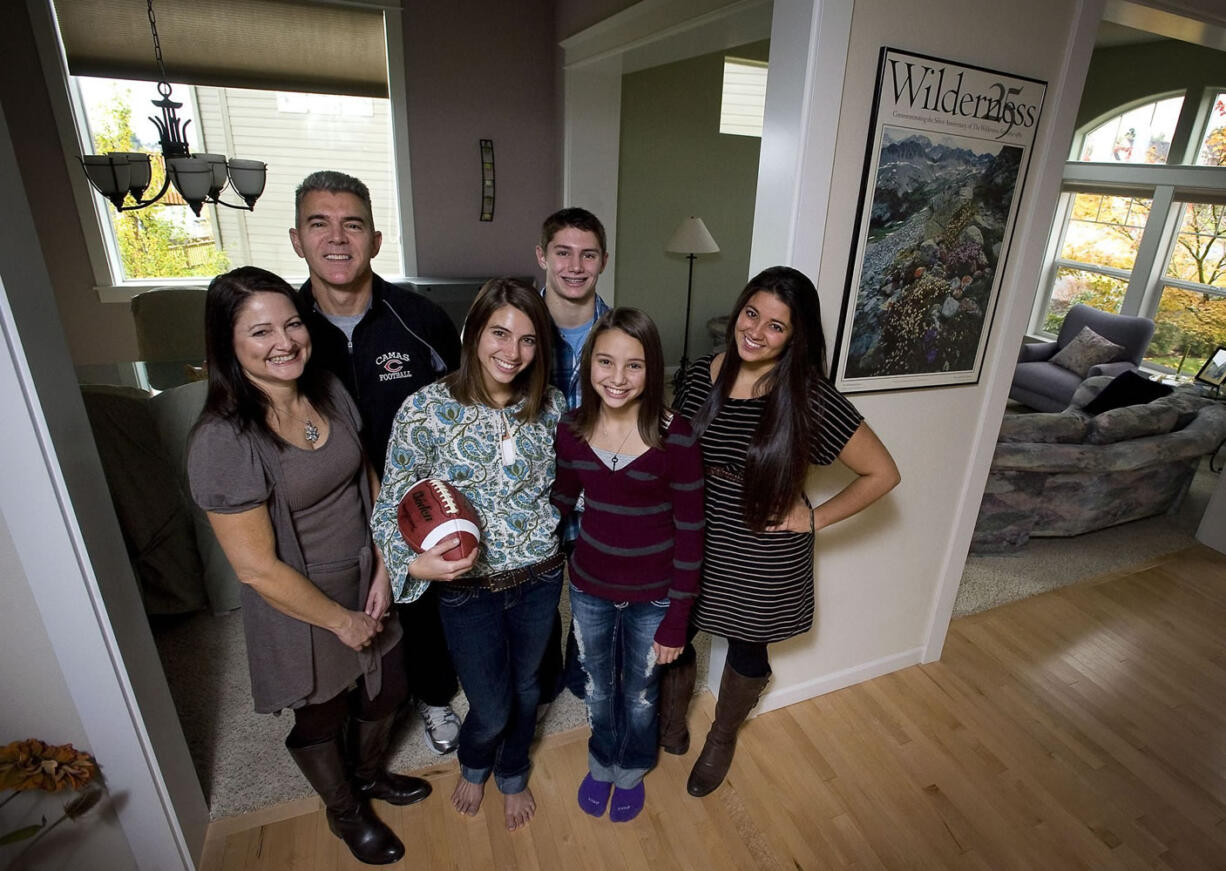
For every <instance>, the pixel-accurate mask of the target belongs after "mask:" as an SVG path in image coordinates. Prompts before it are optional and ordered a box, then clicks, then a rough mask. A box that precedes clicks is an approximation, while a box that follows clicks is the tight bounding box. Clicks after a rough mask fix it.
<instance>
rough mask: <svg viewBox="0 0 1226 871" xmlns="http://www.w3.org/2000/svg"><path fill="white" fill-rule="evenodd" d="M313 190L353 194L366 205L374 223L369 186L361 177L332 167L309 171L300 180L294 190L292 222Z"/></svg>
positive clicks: (295, 220)
mask: <svg viewBox="0 0 1226 871" xmlns="http://www.w3.org/2000/svg"><path fill="white" fill-rule="evenodd" d="M315 191H324V192H325V193H329V194H353V195H354V196H355V197H357V198H358V199H359V200H361V201H362V203H363V204H364V205H365V206H366V211H367V213H369V214H371V215H372V217H371V224H372V226H373V224H374V218H373V209H372V208H371V205H370V188H368V187H366V185H365V184H364V183H363V182H362V180H361V179H357V178H354V177H353V176H351V175H346V174H345V173H343V172H337V171H336V170H334V169H321V170H317V171H316V172H313V173H311V174H310V175H308V176H307V177H306V178H304V179H303V180H302V184H300V185H298V189H297V190H296V191H294V223H295V224H297V223H298V217H299V212H300V211H301V210H302V201H303V200H304V199H305V198H306V195H307V194H309V193H314V192H315Z"/></svg>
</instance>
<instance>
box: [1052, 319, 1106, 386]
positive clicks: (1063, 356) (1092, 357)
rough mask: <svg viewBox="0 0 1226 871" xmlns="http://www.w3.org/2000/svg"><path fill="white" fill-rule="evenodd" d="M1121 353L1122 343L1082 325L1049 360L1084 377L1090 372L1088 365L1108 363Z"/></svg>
mask: <svg viewBox="0 0 1226 871" xmlns="http://www.w3.org/2000/svg"><path fill="white" fill-rule="evenodd" d="M1123 355H1124V346H1123V345H1117V344H1116V343H1115V342H1113V341H1111V340H1110V339H1104V338H1103V337H1102V336H1100V335H1099V334H1098V333H1096V332H1094V331H1093V330H1092V329H1090V328H1089V327H1082V328H1081V332H1080V333H1078V334H1077V335H1076V336H1075V337H1074V338H1073V341H1071V342H1069V343H1068V344H1067V345H1065V346H1064V347H1063V348H1061V349H1060V350H1059V351H1057V352H1056V354H1055V356H1053V357H1052V358H1051V361H1052V362H1053V363H1055V364H1056V365H1057V366H1061V367H1063V368H1065V369H1067V370H1069V371H1070V372H1074V373H1076V374H1077V375H1080V376H1081V377H1082V378H1085V377H1086V376H1087V375H1089V374H1090V367H1092V366H1097V365H1098V364H1099V363H1110V362H1111V361H1112V360H1118V359H1119V358H1120V357H1122V356H1123Z"/></svg>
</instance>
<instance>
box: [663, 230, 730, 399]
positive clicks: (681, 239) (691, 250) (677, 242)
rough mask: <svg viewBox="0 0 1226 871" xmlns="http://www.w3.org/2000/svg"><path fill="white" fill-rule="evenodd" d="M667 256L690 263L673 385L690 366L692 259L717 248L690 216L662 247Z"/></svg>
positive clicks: (713, 241) (712, 251)
mask: <svg viewBox="0 0 1226 871" xmlns="http://www.w3.org/2000/svg"><path fill="white" fill-rule="evenodd" d="M664 250H665V251H667V252H668V253H669V254H684V255H685V256H686V259H688V260H689V261H690V276H689V279H688V280H687V281H686V284H685V337H684V340H683V343H682V348H681V366H680V367H679V368H678V369H677V375H676V378H675V379H674V382H673V383H674V385H677V384H680V383H681V377H682V376H683V375H684V374H685V370H686V367H687V366H689V365H690V298H691V295H692V294H693V291H694V258H695V257H697V256H698V255H699V254H715V253H717V252H718V251H719V246H718V245H716V244H715V239H713V238H712V237H711V233H710V231H708V230H707V225H706V224H704V223H703V222H702V218H695V217H694V216H693V215H690V216H689V217H688V218H686V219H685V220H684V221H682V222H681V224H680V225H679V226H678V227H677V230H676V232H674V233H673V238H672V239H670V240H669V241H668V244H667V245H665V246H664Z"/></svg>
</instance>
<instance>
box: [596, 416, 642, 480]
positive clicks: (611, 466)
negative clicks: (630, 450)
mask: <svg viewBox="0 0 1226 871" xmlns="http://www.w3.org/2000/svg"><path fill="white" fill-rule="evenodd" d="M633 430H634V427H633V426H632V427H630V429H628V430H626V434H625V435H624V436H622V440H621V444H619V445H618V446H617V450H615V451H613V457H612V459H610V460H609V469H610V471H613V472H616V471H617V464H618V462H619V461H620V460H621V456H620V454H621V450H622V448H623V447H625V446H626V439H628V438H630V433H631V432H632V431H633ZM600 431H601V433H603V435H604V438H605V441H606V442H610V441H612V439H610V438H609V430H608V429H607V428H606V427H605V422H604V420H601V421H600Z"/></svg>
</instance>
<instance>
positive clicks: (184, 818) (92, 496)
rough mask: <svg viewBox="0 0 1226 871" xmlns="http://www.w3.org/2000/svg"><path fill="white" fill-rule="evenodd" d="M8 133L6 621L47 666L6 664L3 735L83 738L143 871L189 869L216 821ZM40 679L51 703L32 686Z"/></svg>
mask: <svg viewBox="0 0 1226 871" xmlns="http://www.w3.org/2000/svg"><path fill="white" fill-rule="evenodd" d="M8 130H9V128H8V126H7V122H6V120H5V116H4V115H3V113H0V188H3V189H4V190H6V191H9V192H10V197H9V199H8V201H7V206H8V208H7V209H6V213H5V218H6V220H5V222H4V225H3V228H2V232H0V444H3V445H4V450H5V453H4V461H5V467H4V476H3V479H2V480H0V517H2V518H3V523H4V531H5V536H6V539H7V540H8V541H9V542H11V549H10V550H8V551H7V554H12V555H15V557H16V559H15V560H13V559H11V558H10V557H9V556H6V555H0V556H3V561H2V562H0V567H3V568H4V569H5V572H4V575H3V576H0V577H2V584H3V587H4V589H5V591H6V593H5V595H6V597H8V596H11V597H13V600H12V602H13V606H14V610H12V611H10V610H9V609H8V608H5V609H4V614H5V618H6V619H17V620H23V621H26V622H28V623H29V624H31V626H29V627H27V630H26V631H27V633H30V634H29V635H28V637H29V638H31V639H32V643H34V644H36V645H38V644H39V643H40V641H41V639H42V638H44V637H45V639H47V640H48V641H49V642H50V647H51V653H52V654H53V657H51V658H48V657H47V656H46V654H47V651H46V649H45V648H44V649H43V650H42V651H41V652H42V653H43V656H42V657H40V658H39V659H38V660H37V661H34V660H31V659H28V658H24V657H22V656H20V655H12V656H7V655H6V656H5V657H4V659H3V660H0V661H2V662H3V666H2V667H3V669H4V672H5V675H6V677H5V680H6V682H7V683H8V684H9V685H10V686H12V687H13V689H14V692H15V693H17V695H13V696H10V695H8V694H7V693H6V694H5V695H4V696H3V709H4V710H5V712H6V717H5V720H4V723H5V724H6V725H7V724H8V723H9V722H10V721H9V720H8V715H10V714H11V713H12V710H13V708H14V707H17V706H24V707H25V708H26V710H25V711H24V712H23V715H24V716H26V717H28V718H29V719H27V720H25V721H23V722H20V723H18V722H14V723H13V726H12V728H14V729H16V728H18V727H25V728H27V729H35V728H36V729H37V730H38V733H41V734H36V737H46V738H47V739H48V740H53V741H54V740H56V739H55V738H54V737H52V736H53V735H54V734H55V732H56V730H57V728H58V727H59V726H60V724H61V723H63V724H64V725H65V726H66V727H71V728H74V729H76V730H79V731H82V732H83V734H84V736H85V740H82V741H81V743H82V744H83V745H84V747H85V749H88V750H90V751H91V752H93V753H94V755H95V756H96V757H97V758H98V760H99V762H100V763H101V764H102V765H103V767H104V771H105V773H106V776H107V783H108V788H109V792H110V795H111V796H112V798H113V799H114V805H113V806H114V810H115V814H116V815H117V817H118V819H119V824H120V825H121V826H122V828H123V834H124V837H125V839H126V840H127V843H128V846H129V848H130V851H131V854H132V857H133V858H134V859H135V865H136V867H140V868H149V869H153V868H164V869H172V868H187V867H190V866H191V862H192V859H191V856H190V855H189V853H190V852H191V851H196V852H198V851H199V849H200V848H201V847H202V846H203V839H204V829H205V827H206V825H207V823H208V809H207V807H206V806H205V804H204V799H203V796H202V794H201V792H200V786H199V783H198V782H197V780H196V776H195V772H194V771H193V769H192V766H191V760H190V758H189V757H188V753H187V746H186V743H185V741H184V740H183V733H182V730H181V729H180V727H179V724H178V719H177V717H176V715H175V711H174V706H173V704H172V703H171V700H170V693H169V690H168V689H167V687H166V680H165V677H164V676H163V674H162V671H161V666H160V663H159V662H158V659H157V652H156V649H155V648H154V645H153V639H152V636H151V633H150V631H149V625H148V622H147V619H146V618H145V615H144V613H143V608H142V607H141V601H140V596H139V593H138V591H137V588H136V582H135V579H134V577H133V575H132V568H131V565H130V564H129V562H128V559H127V554H126V553H125V551H124V547H123V542H122V539H121V537H120V534H119V528H118V522H117V521H116V519H115V513H114V509H113V508H112V506H111V500H110V494H109V492H108V491H107V488H106V480H105V478H104V477H103V474H102V468H101V464H100V463H99V460H98V454H97V451H96V450H95V448H94V445H93V439H92V437H91V436H90V432H89V425H88V422H87V420H86V418H85V412H84V407H83V405H82V402H81V397H80V393H79V391H78V388H77V384H76V379H75V377H74V375H73V371H72V365H71V363H70V361H69V357H68V352H67V347H66V344H65V338H64V330H63V327H62V326H61V323H60V320H59V317H58V316H57V313H56V308H55V298H54V296H53V294H52V291H51V284H50V278H49V275H48V272H47V267H46V264H45V263H44V261H43V259H42V257H41V254H40V251H39V246H38V242H37V240H36V237H35V230H34V222H33V218H32V216H31V214H30V209H29V206H28V200H27V198H26V195H25V188H24V186H23V184H22V181H21V177H20V175H19V173H18V169H17V162H16V158H15V156H14V153H13V148H12V143H11V140H10V139H9V132H8ZM29 600H33V604H34V607H33V608H31V607H30V601H29ZM38 627H43V629H42V633H41V634H40V633H39V632H38V631H37V630H38ZM0 637H4V636H0ZM7 642H8V639H7V638H5V643H6V644H7ZM6 652H7V651H6ZM53 668H57V669H58V672H59V674H60V675H61V677H60V681H62V684H63V685H64V686H66V687H67V690H68V694H69V696H70V697H71V704H72V707H74V708H75V710H76V714H77V717H79V721H71V719H69V720H65V719H64V717H65V716H66V715H65V713H64V712H65V710H66V707H67V700H66V699H65V698H64V697H63V696H62V695H58V694H57V692H56V689H57V685H59V683H60V682H57V681H55V680H54V679H51V678H48V675H52V676H53V674H54V672H53V671H52V669H53ZM44 680H49V681H50V682H49V683H48V685H47V688H46V695H44V693H42V692H38V691H37V689H33V690H32V689H31V687H35V688H36V687H37V686H38V685H39V684H40V683H41V682H43V681H44ZM78 722H79V725H78ZM14 737H17V738H24V737H28V736H27V735H18V736H14ZM0 738H2V739H3V740H5V741H7V740H9V736H0ZM14 804H16V802H14ZM103 823H104V824H103V825H102V826H100V827H99V828H98V832H99V834H100V836H105V834H106V827H105V821H103ZM81 831H82V832H83V833H84V837H86V838H87V839H88V843H89V844H90V846H91V849H92V848H93V847H97V846H105V844H99V845H94V844H93V843H92V838H93V831H94V830H93V828H91V827H83V828H82V830H81ZM59 834H60V833H59V832H58V831H57V832H56V835H57V840H58V836H59ZM119 855H120V857H121V858H122V851H120V854H119ZM103 861H104V860H103V859H102V858H101V857H100V856H91V858H90V860H89V861H87V862H85V863H81V864H78V865H75V866H73V865H71V864H70V865H62V864H57V866H56V867H82V868H84V867H91V868H92V867H103V865H102V863H103ZM125 867H132V863H128V864H127V865H126V866H125Z"/></svg>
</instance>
